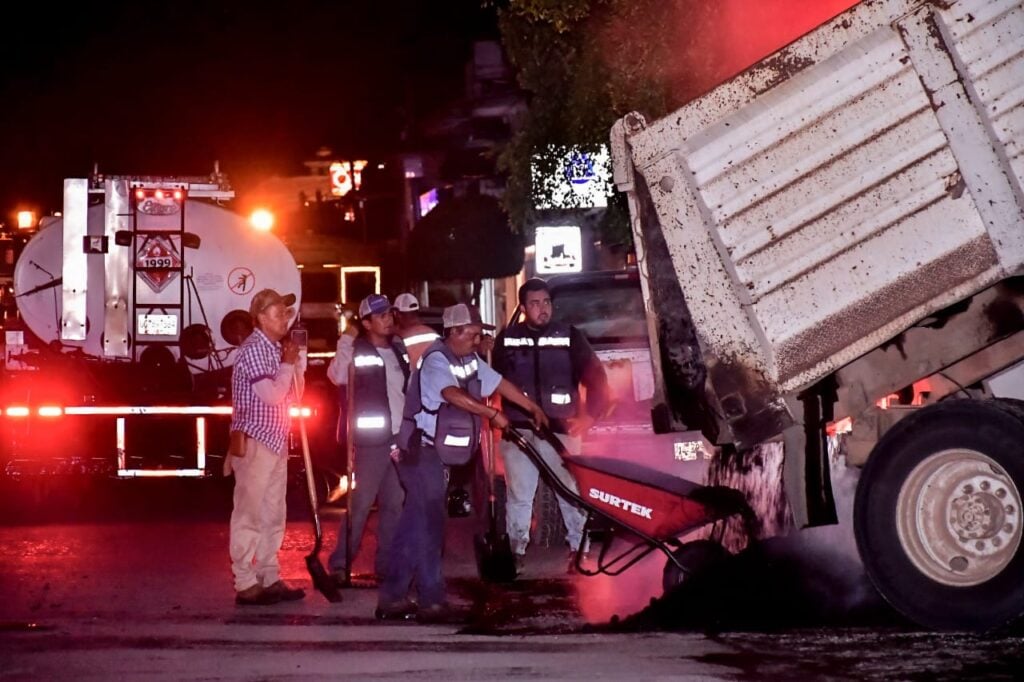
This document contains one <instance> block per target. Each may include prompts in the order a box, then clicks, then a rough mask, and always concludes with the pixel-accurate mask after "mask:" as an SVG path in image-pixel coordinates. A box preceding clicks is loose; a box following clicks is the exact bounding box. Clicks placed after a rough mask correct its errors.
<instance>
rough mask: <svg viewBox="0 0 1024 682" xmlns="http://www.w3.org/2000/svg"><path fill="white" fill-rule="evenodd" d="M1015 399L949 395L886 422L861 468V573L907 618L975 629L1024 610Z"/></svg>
mask: <svg viewBox="0 0 1024 682" xmlns="http://www.w3.org/2000/svg"><path fill="white" fill-rule="evenodd" d="M1022 493H1024V409H1022V408H1021V406H1020V404H1019V403H1017V402H1015V401H1006V400H985V401H975V400H949V401H946V402H943V403H939V404H936V405H931V406H929V407H925V408H923V409H921V410H920V411H918V412H917V413H915V414H913V415H910V416H908V417H906V418H905V419H903V420H901V421H900V422H898V423H897V424H896V425H895V426H894V427H893V428H892V429H890V430H889V431H888V432H887V433H886V434H885V435H884V436H883V437H882V439H881V440H880V441H879V442H878V444H877V445H876V446H875V449H874V450H873V451H872V454H871V457H870V458H869V460H868V462H867V465H866V466H865V467H864V470H863V472H862V474H861V478H860V481H859V483H858V486H857V495H856V499H855V502H854V512H853V518H854V533H855V535H856V538H857V546H858V548H859V550H860V556H861V559H862V560H863V562H864V566H865V568H866V570H867V573H868V576H869V577H870V578H871V581H872V582H873V583H874V585H875V587H876V588H877V589H878V591H879V592H880V593H881V594H882V596H883V597H885V599H886V600H887V601H888V602H889V603H890V604H892V606H894V607H895V608H896V609H897V610H898V611H900V612H901V613H903V614H904V615H906V616H907V617H908V618H910V619H911V620H913V621H915V622H917V623H919V624H921V625H924V626H927V627H930V628H934V629H938V630H975V631H985V630H989V629H992V628H995V627H998V626H1001V625H1004V624H1006V623H1009V622H1012V621H1015V620H1017V619H1019V618H1020V617H1021V615H1022V614H1024V548H1022V541H1021V538H1022V519H1021V502H1022Z"/></svg>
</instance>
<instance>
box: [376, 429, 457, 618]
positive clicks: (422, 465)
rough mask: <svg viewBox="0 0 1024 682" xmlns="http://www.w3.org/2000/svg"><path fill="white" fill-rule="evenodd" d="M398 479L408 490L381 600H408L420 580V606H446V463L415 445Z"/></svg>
mask: <svg viewBox="0 0 1024 682" xmlns="http://www.w3.org/2000/svg"><path fill="white" fill-rule="evenodd" d="M398 478H399V480H400V481H401V482H402V487H403V488H405V506H404V507H402V516H401V518H400V519H399V521H398V529H397V530H396V531H395V535H394V538H393V539H392V542H391V548H390V557H391V558H390V560H389V561H388V568H387V574H386V575H385V576H384V582H382V583H381V586H380V592H379V594H378V600H379V602H380V603H381V604H394V603H396V602H399V601H402V600H403V599H406V598H407V597H408V596H409V590H410V588H411V587H412V585H413V582H414V581H415V584H416V592H417V598H418V603H419V607H420V608H426V607H430V606H435V605H440V604H443V603H444V601H445V587H444V576H442V575H441V556H442V554H443V551H444V527H445V521H446V520H447V509H446V507H445V498H446V493H447V484H446V482H445V475H444V465H443V464H442V463H441V459H440V458H439V457H438V456H437V451H436V450H434V448H433V447H431V446H429V445H423V444H420V443H415V444H414V445H413V446H412V447H411V448H410V449H409V452H403V453H402V458H401V459H400V460H399V461H398Z"/></svg>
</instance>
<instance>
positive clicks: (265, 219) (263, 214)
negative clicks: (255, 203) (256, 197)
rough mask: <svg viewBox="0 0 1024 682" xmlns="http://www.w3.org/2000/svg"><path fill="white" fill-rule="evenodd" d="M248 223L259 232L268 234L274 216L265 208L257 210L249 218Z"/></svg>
mask: <svg viewBox="0 0 1024 682" xmlns="http://www.w3.org/2000/svg"><path fill="white" fill-rule="evenodd" d="M249 222H250V223H252V226H253V227H254V228H256V229H257V230H259V231H260V232H269V231H270V228H272V227H273V226H274V214H273V213H271V212H270V211H268V210H267V209H265V208H257V209H256V210H255V211H253V212H252V215H250V216H249Z"/></svg>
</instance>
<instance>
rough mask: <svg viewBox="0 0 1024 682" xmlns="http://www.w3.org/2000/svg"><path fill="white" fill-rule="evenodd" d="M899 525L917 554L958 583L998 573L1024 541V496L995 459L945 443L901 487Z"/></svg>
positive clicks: (930, 570) (923, 565)
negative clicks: (945, 446)
mask: <svg viewBox="0 0 1024 682" xmlns="http://www.w3.org/2000/svg"><path fill="white" fill-rule="evenodd" d="M896 518H897V531H898V533H899V539H900V543H901V544H902V546H903V549H904V551H905V552H906V554H907V557H908V558H909V559H910V561H911V562H912V563H913V564H914V566H916V567H917V569H918V570H919V571H921V572H922V573H923V574H925V575H926V576H928V577H929V578H931V579H932V580H934V581H936V582H939V583H942V584H944V585H950V586H954V587H969V586H972V585H979V584H981V583H984V582H986V581H988V580H991V579H992V578H994V577H995V576H996V575H998V574H999V573H1000V572H1001V571H1002V570H1003V569H1005V568H1006V566H1007V565H1008V564H1009V563H1010V560H1011V559H1013V557H1014V555H1016V553H1017V549H1018V547H1019V546H1020V542H1021V495H1020V491H1019V490H1018V489H1017V486H1016V485H1015V484H1014V482H1013V480H1012V479H1011V478H1010V477H1009V476H1008V475H1007V474H1006V472H1005V471H1004V470H1003V469H1002V467H1000V466H999V465H998V464H997V463H996V461H995V460H993V459H992V458H991V457H988V456H987V455H985V454H983V453H981V452H978V451H976V450H967V449H954V450H944V451H942V452H938V453H936V454H934V455H931V456H929V457H928V458H926V459H925V460H924V461H923V462H921V463H920V464H918V465H917V466H916V467H915V468H914V470H913V471H911V472H910V476H908V477H907V480H906V481H905V482H904V484H903V486H902V488H901V489H900V493H899V497H898V499H897V502H896Z"/></svg>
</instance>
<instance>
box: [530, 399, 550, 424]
mask: <svg viewBox="0 0 1024 682" xmlns="http://www.w3.org/2000/svg"><path fill="white" fill-rule="evenodd" d="M529 411H530V419H532V420H533V425H534V426H536V427H537V428H538V429H540V428H545V429H546V428H548V416H547V415H546V414H544V410H542V409H540V405H538V404H537V403H535V402H532V401H531V403H530V408H529Z"/></svg>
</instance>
